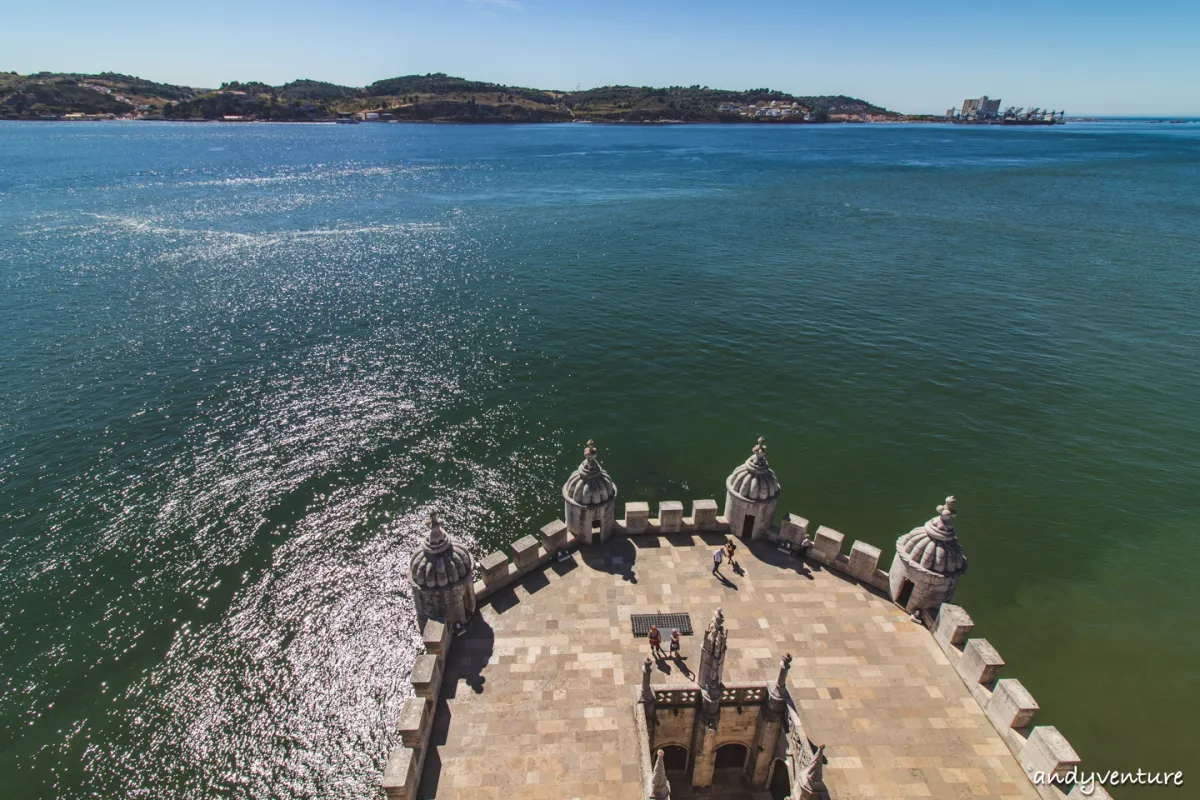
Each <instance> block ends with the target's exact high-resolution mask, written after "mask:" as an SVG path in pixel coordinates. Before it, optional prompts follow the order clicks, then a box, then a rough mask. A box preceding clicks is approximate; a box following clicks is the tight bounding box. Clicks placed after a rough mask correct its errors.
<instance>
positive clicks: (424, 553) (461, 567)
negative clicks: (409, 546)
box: [408, 511, 475, 589]
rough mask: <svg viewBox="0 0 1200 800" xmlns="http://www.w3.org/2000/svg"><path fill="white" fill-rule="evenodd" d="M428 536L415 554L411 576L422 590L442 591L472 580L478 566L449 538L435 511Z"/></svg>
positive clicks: (463, 549) (431, 516) (461, 547)
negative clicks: (447, 587)
mask: <svg viewBox="0 0 1200 800" xmlns="http://www.w3.org/2000/svg"><path fill="white" fill-rule="evenodd" d="M427 524H428V525H429V532H428V533H426V534H425V540H424V541H423V542H422V543H421V549H420V550H418V551H417V552H415V553H413V557H412V562H411V563H410V564H409V568H408V576H409V578H410V579H411V580H412V582H413V584H414V585H416V586H418V587H420V588H422V589H441V588H444V587H446V586H451V585H453V584H455V583H459V582H460V581H469V580H473V579H474V577H475V565H474V563H473V562H472V561H471V554H470V553H468V552H467V548H465V547H463V546H462V545H461V544H459V543H458V542H456V541H454V540H453V539H451V538H450V537H449V536H447V535H446V531H445V529H444V528H443V527H442V521H441V520H440V519H438V515H437V512H436V511H431V512H429V520H428V522H427Z"/></svg>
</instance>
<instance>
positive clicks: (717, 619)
mask: <svg viewBox="0 0 1200 800" xmlns="http://www.w3.org/2000/svg"><path fill="white" fill-rule="evenodd" d="M728 637H729V634H728V632H727V631H726V630H725V614H724V612H722V611H721V609H719V608H718V609H717V610H716V611H715V612H713V618H712V621H711V622H709V623H708V627H707V628H705V629H704V643H703V644H702V645H701V649H700V671H699V673H698V674H697V675H696V677H697V678H698V679H699V680H698V683H699V684H700V688H701V689H703V690H704V691H705V692H708V693H710V694H716V695H717V696H720V692H721V676H722V673H723V672H724V670H725V649H726V646H727V640H728Z"/></svg>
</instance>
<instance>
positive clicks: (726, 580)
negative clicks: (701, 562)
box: [714, 572, 738, 592]
mask: <svg viewBox="0 0 1200 800" xmlns="http://www.w3.org/2000/svg"><path fill="white" fill-rule="evenodd" d="M714 574H715V575H716V576H717V580H719V581H720V582H721V583H723V584H725V586H726V587H728V588H730V589H733V590H734V591H735V592H736V591H737V590H738V585H737V584H736V583H734V582H733V581H731V580H729V578H726V577H725V576H724V575H722V574H721V573H719V572H717V573H714Z"/></svg>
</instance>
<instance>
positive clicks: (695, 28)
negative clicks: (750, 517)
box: [0, 0, 1200, 116]
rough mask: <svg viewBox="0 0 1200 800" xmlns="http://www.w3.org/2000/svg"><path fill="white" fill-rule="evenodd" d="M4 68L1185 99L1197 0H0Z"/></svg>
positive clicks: (1116, 106)
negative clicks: (441, 75)
mask: <svg viewBox="0 0 1200 800" xmlns="http://www.w3.org/2000/svg"><path fill="white" fill-rule="evenodd" d="M0 70H16V71H18V72H21V73H28V72H35V71H39V70H49V71H55V72H99V71H109V70H111V71H116V72H125V73H130V74H134V75H139V76H141V77H144V78H150V79H152V80H160V81H166V82H170V83H183V84H188V85H193V86H216V85H218V84H219V83H221V82H222V81H226V80H261V81H266V82H268V83H275V84H278V83H283V82H285V81H288V80H291V79H293V78H301V77H304V78H314V79H318V80H328V81H333V82H335V83H343V84H349V85H354V86H359V85H363V84H365V83H369V82H371V81H374V80H379V79H381V78H387V77H393V76H396V75H405V74H409V73H414V72H415V73H425V72H446V73H449V74H451V75H459V76H462V77H467V78H473V79H477V80H487V81H494V82H497V83H507V84H516V85H525V86H537V87H540V88H557V89H573V88H575V86H577V85H579V86H582V87H584V88H587V87H591V86H603V85H607V84H637V85H675V84H681V85H691V84H699V85H706V86H712V87H720V88H729V89H744V88H752V87H761V86H770V87H772V88H777V89H782V90H784V91H789V92H793V93H796V94H848V95H854V96H858V97H861V98H863V99H866V100H869V101H871V102H874V103H878V104H880V105H884V106H887V107H888V108H892V109H894V110H897V111H906V112H928V113H941V112H943V111H945V109H946V108H947V107H948V106H951V105H959V104H961V102H962V99H963V98H964V97H977V96H979V95H981V94H987V95H990V96H992V97H1000V98H1001V99H1002V100H1003V101H1004V104H1005V105H1010V104H1011V105H1021V106H1041V107H1045V108H1050V107H1053V108H1065V109H1066V110H1067V112H1068V113H1069V114H1139V115H1141V114H1145V115H1151V114H1167V115H1180V116H1182V115H1200V2H1197V1H1196V0H1192V1H1191V2H1182V1H1180V0H1142V2H1113V1H1112V0H1091V2H1081V1H1079V0H1042V1H1041V2H1030V0H1009V1H1008V2H992V3H983V2H972V0H957V2H947V1H945V0H907V1H905V0H842V1H841V2H826V1H824V0H823V1H822V2H808V1H807V0H800V1H793V2H784V1H783V0H742V1H741V2H709V1H708V0H692V2H675V0H668V1H664V2H654V0H642V2H630V1H629V0H609V1H608V2H603V3H599V2H592V3H584V2H573V0H391V2H380V1H379V0H342V2H338V3H334V2H327V1H326V2H314V0H291V2H281V1H279V0H269V1H264V0H243V1H242V2H231V1H230V0H208V2H204V3H199V2H178V1H177V0H176V1H175V2H172V1H171V0H156V1H155V2H151V1H150V0H107V2H102V3H101V2H95V1H94V0H89V1H88V2H83V1H82V0H39V2H36V3H34V2H21V3H18V2H10V3H6V4H4V5H3V6H0Z"/></svg>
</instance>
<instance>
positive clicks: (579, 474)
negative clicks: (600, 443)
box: [563, 439, 617, 506]
mask: <svg viewBox="0 0 1200 800" xmlns="http://www.w3.org/2000/svg"><path fill="white" fill-rule="evenodd" d="M616 496H617V485H616V484H615V483H613V481H612V478H610V477H608V473H607V472H605V471H604V468H603V467H601V466H600V462H599V461H597V460H596V443H595V442H593V441H592V440H591V439H589V440H588V443H587V447H586V448H584V451H583V463H582V464H580V465H579V469H577V470H575V471H574V472H572V473H571V477H569V478H567V482H566V484H565V485H564V486H563V497H565V498H567V499H568V500H570V501H571V502H573V503H576V504H578V505H581V506H600V505H604V504H605V503H607V502H609V501H610V500H612V499H613V498H614V497H616Z"/></svg>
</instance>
